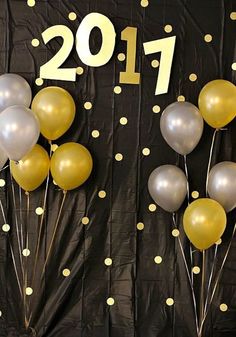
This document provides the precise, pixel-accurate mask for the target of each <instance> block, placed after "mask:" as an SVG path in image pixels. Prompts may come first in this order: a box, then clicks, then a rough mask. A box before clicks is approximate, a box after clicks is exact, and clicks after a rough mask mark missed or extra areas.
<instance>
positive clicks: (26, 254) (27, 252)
mask: <svg viewBox="0 0 236 337" xmlns="http://www.w3.org/2000/svg"><path fill="white" fill-rule="evenodd" d="M22 255H23V256H26V257H27V256H30V250H29V249H28V248H25V249H23V251H22Z"/></svg>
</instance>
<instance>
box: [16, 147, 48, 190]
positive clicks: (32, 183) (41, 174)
mask: <svg viewBox="0 0 236 337" xmlns="http://www.w3.org/2000/svg"><path fill="white" fill-rule="evenodd" d="M49 168H50V160H49V156H48V153H47V152H46V151H45V150H44V148H43V147H42V146H40V145H38V144H36V145H35V146H34V147H33V149H32V150H31V151H30V152H29V153H28V154H27V155H26V156H24V157H23V158H22V159H21V160H20V161H19V163H16V162H14V161H12V160H11V161H10V169H11V173H12V175H13V177H14V179H15V181H16V182H17V183H18V185H20V187H21V188H23V189H24V190H25V191H27V192H30V191H34V190H35V189H36V188H38V187H39V186H40V185H41V184H42V183H43V181H44V180H45V178H46V177H47V175H48V172H49Z"/></svg>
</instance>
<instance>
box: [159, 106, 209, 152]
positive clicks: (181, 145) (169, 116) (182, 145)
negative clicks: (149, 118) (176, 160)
mask: <svg viewBox="0 0 236 337" xmlns="http://www.w3.org/2000/svg"><path fill="white" fill-rule="evenodd" d="M160 123H161V125H160V126H161V133H162V136H163V137H164V139H165V141H166V142H167V143H168V144H169V146H170V147H172V149H174V150H175V151H176V152H178V153H180V154H182V155H186V154H188V153H190V152H192V150H193V149H194V148H195V147H196V146H197V144H198V142H199V140H200V139H201V136H202V132H203V124H204V123H203V118H202V116H201V114H200V111H199V110H198V108H197V107H196V106H195V105H193V104H191V103H189V102H175V103H172V104H170V105H169V106H168V107H167V108H166V109H165V110H164V111H163V113H162V116H161V122H160Z"/></svg>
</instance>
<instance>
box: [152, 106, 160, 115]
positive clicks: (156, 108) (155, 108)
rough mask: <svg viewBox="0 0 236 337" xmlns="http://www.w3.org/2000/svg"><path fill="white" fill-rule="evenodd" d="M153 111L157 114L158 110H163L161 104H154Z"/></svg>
mask: <svg viewBox="0 0 236 337" xmlns="http://www.w3.org/2000/svg"><path fill="white" fill-rule="evenodd" d="M152 111H153V112H154V113H155V114H157V113H158V112H160V111H161V108H160V107H159V105H154V106H153V107H152Z"/></svg>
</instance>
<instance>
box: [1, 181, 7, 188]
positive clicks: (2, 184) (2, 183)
mask: <svg viewBox="0 0 236 337" xmlns="http://www.w3.org/2000/svg"><path fill="white" fill-rule="evenodd" d="M5 185H6V182H5V180H4V179H0V187H4V186H5Z"/></svg>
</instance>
